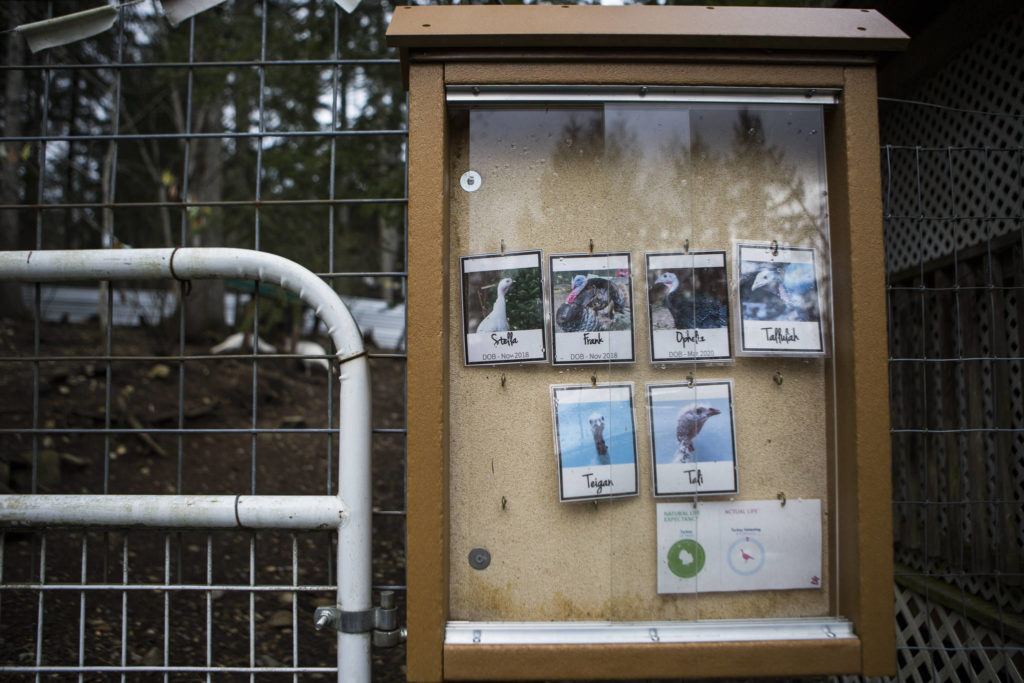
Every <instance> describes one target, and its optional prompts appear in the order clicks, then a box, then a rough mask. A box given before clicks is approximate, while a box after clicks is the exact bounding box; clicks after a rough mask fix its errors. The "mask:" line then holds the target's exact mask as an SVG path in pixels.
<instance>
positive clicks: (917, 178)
mask: <svg viewBox="0 0 1024 683" xmlns="http://www.w3.org/2000/svg"><path fill="white" fill-rule="evenodd" d="M1021 35H1024V9H1021V10H1020V11H1017V12H1015V13H1014V14H1012V15H1011V16H1009V17H1008V18H1007V19H1006V21H1004V22H1002V23H1001V24H1000V25H999V26H998V27H997V28H996V30H995V31H993V32H992V33H990V34H989V35H987V36H986V37H985V38H984V39H982V40H979V41H978V42H977V43H976V44H974V45H973V46H972V47H971V48H969V49H968V50H965V51H964V52H963V53H961V54H960V55H959V56H958V57H957V58H956V59H955V60H953V61H952V62H951V63H950V64H949V65H948V66H947V67H946V68H944V69H943V70H942V71H941V72H940V73H939V74H937V75H936V76H934V77H932V78H930V79H928V80H927V81H925V82H923V83H922V84H921V85H920V86H919V87H918V88H917V89H916V90H915V91H913V92H912V93H909V94H908V95H907V97H908V98H909V99H913V100H917V101H921V102H930V103H935V104H939V105H942V106H944V107H953V108H957V109H963V110H971V111H974V112H996V113H1002V114H1009V115H1010V116H991V115H984V114H979V113H966V112H953V111H948V110H945V109H938V108H932V107H917V106H907V105H903V104H886V103H883V104H882V109H881V126H882V141H883V143H884V144H886V145H891V146H893V147H891V148H890V149H888V150H886V149H883V150H882V174H883V178H882V181H883V192H884V198H885V201H886V204H885V211H886V214H887V215H890V216H893V217H896V218H897V220H896V221H894V223H893V225H892V226H891V227H892V228H893V229H891V230H889V231H888V233H887V236H886V237H887V258H888V266H889V270H890V272H898V271H902V270H904V269H907V268H911V267H914V266H916V265H918V264H919V263H920V262H921V259H922V257H923V258H924V260H925V261H926V262H927V261H929V260H932V259H936V258H941V257H943V256H948V255H950V254H951V253H953V251H954V249H956V250H963V249H967V248H969V247H971V246H975V245H978V244H983V243H984V242H985V241H986V240H988V239H991V238H992V237H997V236H1000V235H1005V234H1007V233H1010V232H1012V231H1014V230H1019V229H1020V224H1019V222H1016V221H1014V220H1013V218H1014V217H1018V218H1019V216H1020V213H1021V197H1022V193H1021V140H1022V135H1024V105H1022V102H1024V85H1022V83H1024V78H1022V74H1024V41H1022V40H1021V38H1020V36H1021Z"/></svg>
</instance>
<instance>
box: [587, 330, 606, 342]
mask: <svg viewBox="0 0 1024 683" xmlns="http://www.w3.org/2000/svg"><path fill="white" fill-rule="evenodd" d="M603 342H604V337H602V336H601V333H600V332H598V333H597V336H596V337H591V336H590V333H589V332H584V333H583V343H584V344H601V343H603Z"/></svg>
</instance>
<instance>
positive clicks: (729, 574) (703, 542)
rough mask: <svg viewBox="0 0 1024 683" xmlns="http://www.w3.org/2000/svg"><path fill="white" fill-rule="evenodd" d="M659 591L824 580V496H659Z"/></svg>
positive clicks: (794, 585)
mask: <svg viewBox="0 0 1024 683" xmlns="http://www.w3.org/2000/svg"><path fill="white" fill-rule="evenodd" d="M657 515H658V526H657V528H658V592H659V593H698V592H699V593H714V592H726V591H753V590H792V589H800V588H808V589H818V588H821V581H822V578H821V501H820V500H816V499H808V500H790V501H788V502H787V503H786V504H785V505H783V504H782V503H780V502H779V501H778V500H744V501H735V502H708V503H697V504H696V506H694V504H693V503H659V504H658V505H657Z"/></svg>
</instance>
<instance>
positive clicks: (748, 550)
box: [728, 536, 764, 576]
mask: <svg viewBox="0 0 1024 683" xmlns="http://www.w3.org/2000/svg"><path fill="white" fill-rule="evenodd" d="M728 560H729V568H730V569H732V570H733V571H734V572H736V573H737V574H739V575H740V576H750V575H751V574H756V573H757V572H759V571H761V568H762V567H764V546H763V545H761V543H760V542H759V541H758V540H757V539H756V538H752V537H750V536H743V537H742V538H738V539H736V540H735V541H733V543H732V545H731V546H729V554H728Z"/></svg>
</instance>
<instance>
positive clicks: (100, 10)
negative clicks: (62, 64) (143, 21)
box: [14, 3, 134, 52]
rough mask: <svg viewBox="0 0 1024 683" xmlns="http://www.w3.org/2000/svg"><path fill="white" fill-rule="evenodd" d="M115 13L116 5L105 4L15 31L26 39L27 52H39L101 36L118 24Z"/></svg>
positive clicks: (20, 27) (35, 23) (19, 27)
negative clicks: (97, 35)
mask: <svg viewBox="0 0 1024 683" xmlns="http://www.w3.org/2000/svg"><path fill="white" fill-rule="evenodd" d="M132 4H134V3H132ZM117 10H118V8H117V7H115V6H112V5H104V6H103V7H95V8H93V9H87V10H83V11H81V12H75V13H74V14H65V15H64V16H62V17H54V18H52V19H44V20H43V21H35V22H32V23H31V24H22V25H21V26H18V27H17V28H15V29H14V31H15V32H16V33H20V34H21V35H23V36H24V37H25V40H26V41H28V49H30V50H32V52H39V51H40V50H45V49H47V48H51V47H57V46H58V45H67V44H68V43H73V42H75V41H76V40H83V39H85V38H89V37H90V36H94V35H96V34H97V33H103V32H104V31H106V30H108V29H109V28H110V27H111V26H113V25H114V22H115V21H117Z"/></svg>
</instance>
